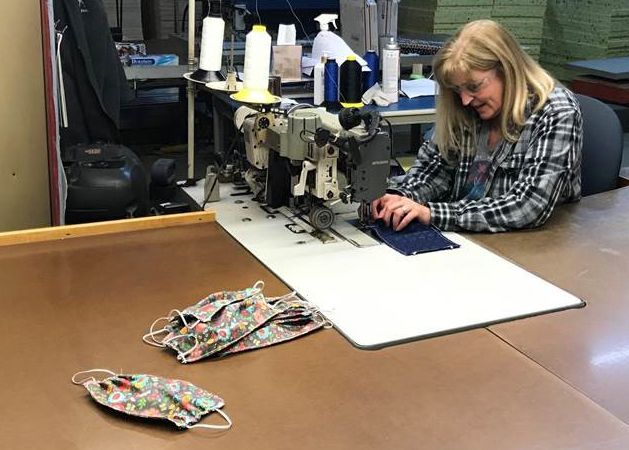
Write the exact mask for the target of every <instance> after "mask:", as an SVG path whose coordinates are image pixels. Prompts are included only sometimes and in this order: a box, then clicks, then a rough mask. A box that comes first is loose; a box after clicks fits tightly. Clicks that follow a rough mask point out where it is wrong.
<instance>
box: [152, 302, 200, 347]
mask: <svg viewBox="0 0 629 450" xmlns="http://www.w3.org/2000/svg"><path fill="white" fill-rule="evenodd" d="M173 313H174V314H176V315H178V316H179V318H180V319H181V321H182V322H183V324H184V326H185V327H186V328H193V327H195V326H197V324H198V323H199V322H200V320H197V321H196V322H195V323H193V324H192V325H190V324H188V322H186V318H185V316H184V315H183V313H182V312H181V311H179V310H178V309H173V310H171V311H170V312H169V313H168V315H167V316H165V317H159V318H157V319H155V321H154V322H153V323H152V324H151V327H150V328H149V332H148V333H146V334H145V335H144V336H142V340H143V341H144V342H146V343H147V344H149V345H152V346H153V347H161V348H163V347H166V341H164V340H161V341H158V340H157V339H155V335H158V334H161V333H167V332H168V330H166V327H164V328H162V329H161V330H153V327H155V325H156V324H157V323H158V322H159V321H160V320H168V321H170V320H172V319H173ZM149 339H150V340H149ZM168 342H170V341H168Z"/></svg>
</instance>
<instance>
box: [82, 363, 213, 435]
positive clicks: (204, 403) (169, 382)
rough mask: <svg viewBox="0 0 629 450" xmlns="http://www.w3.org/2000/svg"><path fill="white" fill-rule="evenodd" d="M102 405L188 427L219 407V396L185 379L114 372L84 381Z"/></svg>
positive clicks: (94, 397) (91, 393) (93, 396)
mask: <svg viewBox="0 0 629 450" xmlns="http://www.w3.org/2000/svg"><path fill="white" fill-rule="evenodd" d="M83 385H84V386H85V388H86V389H87V390H88V392H89V393H90V395H91V396H92V398H93V399H94V400H96V401H97V402H98V403H100V404H101V405H104V406H107V407H109V408H112V409H114V410H116V411H120V412H123V413H126V414H130V415H133V416H138V417H145V418H154V419H165V420H170V421H171V422H173V423H174V424H175V425H177V426H178V427H180V428H188V427H189V426H190V425H193V424H195V423H196V422H198V421H199V420H200V419H201V418H202V417H203V416H204V415H205V414H208V413H210V412H212V411H215V410H217V409H219V408H222V407H223V405H224V404H225V403H224V402H223V399H221V398H220V397H219V396H217V395H215V394H212V393H210V392H207V391H206V390H204V389H201V388H199V387H197V386H195V385H193V384H191V383H189V382H187V381H183V380H175V379H168V378H162V377H158V376H155V375H145V374H140V375H116V376H112V377H109V378H106V379H104V380H102V381H96V380H94V379H90V380H88V381H86V382H85V383H83Z"/></svg>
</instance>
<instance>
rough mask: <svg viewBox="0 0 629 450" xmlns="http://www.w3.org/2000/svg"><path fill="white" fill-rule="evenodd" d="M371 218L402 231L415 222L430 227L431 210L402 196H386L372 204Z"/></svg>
mask: <svg viewBox="0 0 629 450" xmlns="http://www.w3.org/2000/svg"><path fill="white" fill-rule="evenodd" d="M371 217H372V218H373V219H374V220H382V221H383V222H384V223H385V224H386V225H387V226H390V227H391V228H393V229H394V230H395V231H400V230H402V229H403V228H404V227H406V226H407V225H408V224H409V223H411V222H412V221H413V220H418V221H419V222H421V223H423V224H424V225H428V224H429V223H430V209H429V208H428V207H426V206H424V205H421V204H419V203H417V202H415V201H414V200H413V199H410V198H407V197H404V196H402V195H396V194H385V195H383V196H382V197H380V198H378V199H376V200H374V201H373V202H371Z"/></svg>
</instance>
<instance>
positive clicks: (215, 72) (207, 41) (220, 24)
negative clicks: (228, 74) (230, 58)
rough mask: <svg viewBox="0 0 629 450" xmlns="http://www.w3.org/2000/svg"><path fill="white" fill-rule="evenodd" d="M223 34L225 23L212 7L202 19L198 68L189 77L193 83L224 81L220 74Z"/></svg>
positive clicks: (218, 10) (217, 10)
mask: <svg viewBox="0 0 629 450" xmlns="http://www.w3.org/2000/svg"><path fill="white" fill-rule="evenodd" d="M224 33H225V21H224V20H223V19H222V18H221V14H220V9H217V8H216V7H214V8H212V9H211V10H210V15H209V16H208V17H206V18H205V19H203V30H202V32H201V54H200V55H199V68H198V69H197V70H196V71H195V72H194V73H193V74H192V75H190V78H191V79H192V80H193V81H198V82H200V83H209V82H213V81H223V80H225V77H224V76H223V74H221V72H220V71H221V67H222V59H223V34H224Z"/></svg>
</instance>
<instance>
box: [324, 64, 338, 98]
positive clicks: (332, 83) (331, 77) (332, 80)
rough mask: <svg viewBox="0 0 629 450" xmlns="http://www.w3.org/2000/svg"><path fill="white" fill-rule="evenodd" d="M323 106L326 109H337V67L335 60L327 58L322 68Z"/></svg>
mask: <svg viewBox="0 0 629 450" xmlns="http://www.w3.org/2000/svg"><path fill="white" fill-rule="evenodd" d="M323 82H324V92H323V101H324V105H325V106H326V107H328V108H334V107H338V103H339V65H338V64H337V63H336V59H334V58H328V60H327V61H326V62H325V66H324V67H323Z"/></svg>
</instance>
